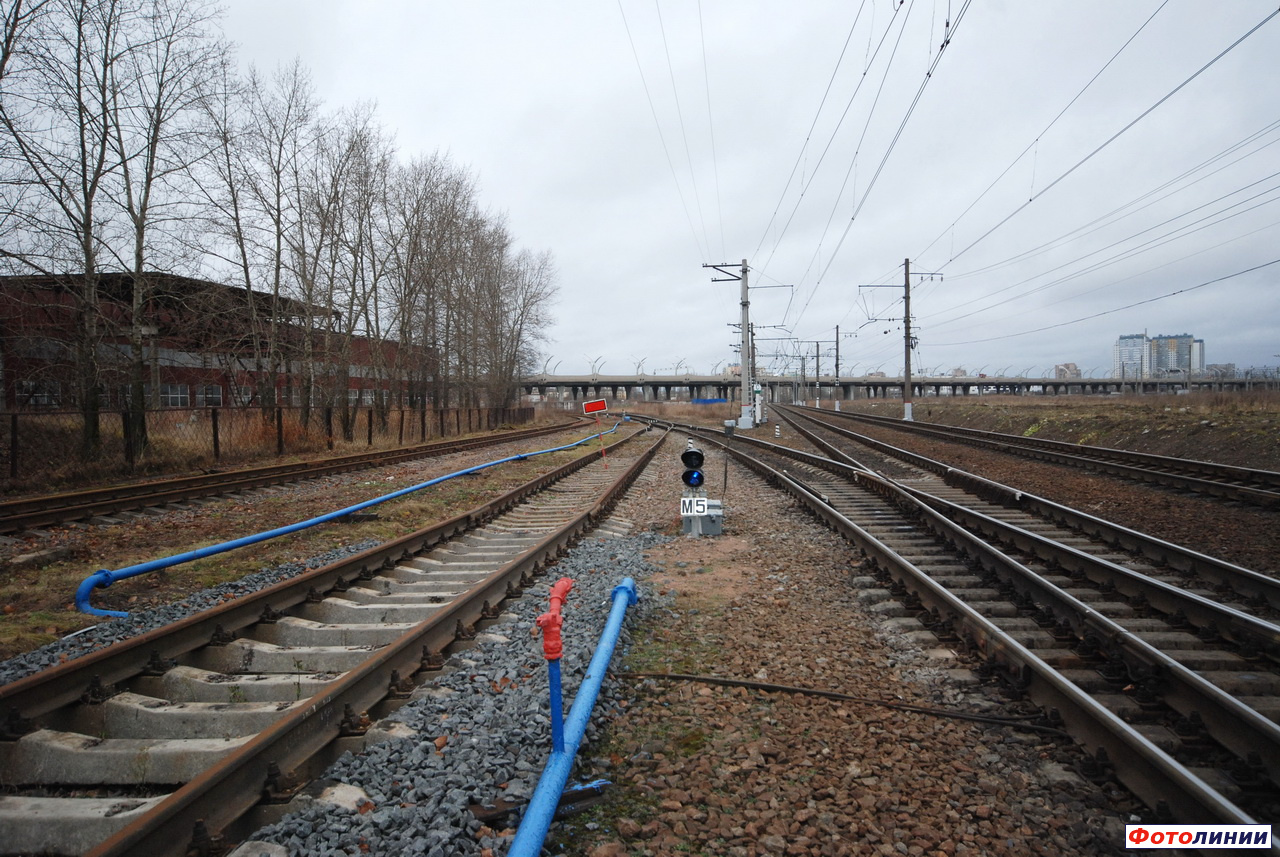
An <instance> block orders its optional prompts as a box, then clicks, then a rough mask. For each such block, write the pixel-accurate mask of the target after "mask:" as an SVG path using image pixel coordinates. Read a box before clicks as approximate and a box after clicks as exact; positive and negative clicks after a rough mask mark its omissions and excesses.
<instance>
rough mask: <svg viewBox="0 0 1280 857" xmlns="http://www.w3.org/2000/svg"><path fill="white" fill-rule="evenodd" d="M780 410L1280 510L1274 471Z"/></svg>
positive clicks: (885, 419) (853, 416) (949, 428)
mask: <svg viewBox="0 0 1280 857" xmlns="http://www.w3.org/2000/svg"><path fill="white" fill-rule="evenodd" d="M783 408H784V409H791V410H794V411H803V412H806V413H808V412H812V413H813V415H814V416H820V417H821V418H822V419H823V420H825V421H827V422H828V423H831V422H833V421H838V422H843V423H845V424H848V423H850V422H861V423H866V424H868V425H876V426H880V427H883V428H891V429H894V430H897V431H902V432H909V433H912V434H917V435H921V436H925V437H931V438H936V439H940V440H947V441H951V442H955V443H965V444H969V445H971V446H978V447H982V448H984V449H992V450H996V451H998V452H1004V453H1008V454H1011V455H1019V456H1023V457H1026V458H1032V459H1036V460H1038V461H1047V462H1051V463H1053V464H1063V465H1068V466H1071V467H1082V468H1086V469H1089V470H1095V471H1098V472H1101V473H1109V474H1111V475H1114V476H1123V477H1126V478H1129V479H1135V480H1138V481H1142V482H1149V483H1152V484H1157V485H1164V486H1166V487H1170V488H1176V489H1178V490H1182V491H1190V492H1194V493H1197V494H1206V495H1209V496H1212V497H1219V498H1223V499H1227V500H1234V501H1238V502H1242V503H1250V504H1253V505H1258V506H1262V507H1265V508H1280V473H1277V472H1275V471H1272V470H1253V469H1250V468H1247V467H1233V466H1231V465H1227V464H1215V463H1213V462H1208V461H1195V460H1192V459H1186V458H1171V457H1168V456H1163V455H1150V454H1148V453H1143V452H1131V451H1128V450H1122V449H1110V448H1107V447H1101V446H1088V445H1085V444H1075V443H1064V442H1062V441H1056V440H1045V439H1043V438H1034V437H1020V436H1018V435H1010V434H1001V433H999V432H988V431H981V430H978V429H968V428H959V427H956V426H936V425H931V424H929V423H919V422H904V421H902V420H896V419H891V418H888V417H879V416H873V415H869V414H856V413H848V412H836V411H822V410H818V409H812V408H797V407H794V406H783Z"/></svg>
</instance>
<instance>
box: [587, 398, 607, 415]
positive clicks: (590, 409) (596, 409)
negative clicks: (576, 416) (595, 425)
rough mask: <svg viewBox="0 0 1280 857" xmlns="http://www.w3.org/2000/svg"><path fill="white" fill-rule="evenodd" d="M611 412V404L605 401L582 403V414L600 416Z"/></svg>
mask: <svg viewBox="0 0 1280 857" xmlns="http://www.w3.org/2000/svg"><path fill="white" fill-rule="evenodd" d="M607 410H609V403H608V402H606V401H605V400H604V399H595V400H593V401H590V402H583V403H582V412H583V413H584V414H599V413H603V412H605V411H607Z"/></svg>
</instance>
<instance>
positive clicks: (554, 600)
mask: <svg viewBox="0 0 1280 857" xmlns="http://www.w3.org/2000/svg"><path fill="white" fill-rule="evenodd" d="M571 589H573V578H571V577H562V578H560V579H559V580H557V581H556V584H555V586H553V587H551V606H550V608H549V609H548V610H547V612H546V613H543V614H542V615H541V616H539V617H538V618H537V620H536V622H535V624H536V625H537V626H538V628H539V629H540V630H541V631H542V656H543V657H545V658H546V659H547V678H548V683H549V684H550V686H551V750H552V752H554V753H563V752H564V717H563V711H564V702H563V699H562V698H561V695H560V656H561V655H562V654H564V642H563V639H562V638H561V636H560V626H561V625H563V624H564V617H563V616H562V615H560V608H561V607H562V606H563V605H564V602H565V601H566V600H567V599H568V597H569V590H571Z"/></svg>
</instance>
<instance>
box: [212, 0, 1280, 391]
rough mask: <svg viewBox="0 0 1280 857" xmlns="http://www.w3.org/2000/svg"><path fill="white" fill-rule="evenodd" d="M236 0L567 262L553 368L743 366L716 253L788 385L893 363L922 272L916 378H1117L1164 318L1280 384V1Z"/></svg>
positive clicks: (1163, 326) (266, 34) (326, 96)
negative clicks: (1062, 372)
mask: <svg viewBox="0 0 1280 857" xmlns="http://www.w3.org/2000/svg"><path fill="white" fill-rule="evenodd" d="M226 7H227V14H226V16H225V18H224V28H225V31H226V33H227V35H228V36H229V37H230V38H231V39H232V40H233V41H234V42H236V43H238V44H239V46H240V58H241V60H242V62H243V63H244V64H246V65H248V64H249V63H253V64H255V65H256V66H258V67H259V68H260V69H262V70H270V69H273V68H275V67H276V66H277V65H279V64H282V63H287V62H290V61H292V60H293V59H294V58H295V57H300V58H301V59H302V61H303V63H304V64H305V65H306V66H308V67H309V68H310V70H311V72H312V75H313V79H314V82H315V85H316V89H317V92H318V94H319V96H320V97H321V98H322V99H323V100H324V103H325V105H326V107H327V108H329V109H331V110H337V109H340V108H342V107H344V106H349V105H353V104H355V103H357V102H360V101H374V102H376V104H377V107H378V115H379V117H380V119H381V122H382V123H383V125H384V126H385V127H386V128H387V129H388V130H389V131H391V132H393V133H394V134H395V136H396V139H397V141H398V145H399V147H400V150H401V151H402V153H404V155H405V156H406V157H408V156H409V155H412V154H415V153H429V152H433V151H441V152H448V153H449V154H450V155H451V156H452V157H453V159H454V160H455V161H456V162H457V163H459V164H463V165H467V166H469V167H470V168H471V170H472V171H473V172H474V173H475V174H476V175H477V176H478V177H479V182H480V188H481V196H482V200H483V202H484V203H485V204H486V205H487V206H489V207H491V208H492V210H494V211H495V212H505V213H506V215H507V217H508V223H509V225H510V229H511V231H512V233H513V234H514V235H515V237H516V239H517V241H518V242H519V243H520V245H521V246H522V247H528V248H530V249H533V250H535V251H542V250H550V251H551V252H552V253H553V254H554V256H555V258H556V261H557V265H558V270H559V295H558V300H557V303H556V306H555V309H554V312H555V317H556V322H555V325H554V326H553V327H552V329H551V330H550V331H549V338H548V341H547V342H546V343H545V344H544V347H543V358H544V360H545V365H546V367H547V368H548V369H550V370H553V371H555V370H557V369H558V371H559V372H560V373H562V374H563V373H568V372H582V371H588V370H590V369H591V368H592V367H593V366H594V367H595V368H597V369H598V370H599V371H600V372H601V374H606V375H611V374H622V373H630V372H634V371H635V369H636V367H637V364H640V363H641V361H643V368H644V371H645V372H647V373H658V372H667V371H673V370H675V369H676V367H680V371H681V372H684V371H690V370H692V371H695V372H698V373H703V372H711V371H715V370H722V369H723V367H724V366H725V365H726V364H727V363H731V362H736V361H737V360H738V356H737V354H736V353H735V351H734V350H733V349H732V348H731V344H732V343H734V342H736V338H737V333H736V331H735V330H734V329H733V328H731V327H730V326H729V325H731V324H733V323H735V322H737V320H738V318H739V308H738V285H737V283H736V282H732V283H714V282H712V281H711V280H712V277H713V276H722V275H719V274H717V273H716V272H714V271H713V270H710V269H704V268H703V267H702V266H703V265H704V264H705V263H724V262H728V263H730V264H731V266H732V267H734V268H736V267H737V266H739V265H740V264H741V260H743V259H744V258H745V259H747V260H748V264H749V266H750V268H751V274H750V284H751V285H752V287H753V288H752V290H751V318H752V321H753V322H754V323H755V324H756V325H757V336H758V359H759V363H760V365H761V368H762V369H764V370H765V371H783V370H786V369H787V367H788V366H789V367H790V368H791V370H792V371H794V370H795V369H796V368H797V367H798V360H797V359H796V357H795V355H796V354H797V353H803V354H805V355H808V364H809V371H810V372H811V371H812V362H813V357H812V355H813V354H814V353H815V351H816V352H818V353H819V355H820V359H821V367H822V371H823V374H826V373H828V372H830V371H831V370H832V367H833V364H834V348H835V343H836V340H837V336H836V331H837V327H838V328H839V333H840V336H839V342H840V346H839V347H840V362H841V372H842V374H846V375H848V374H862V373H863V372H865V371H868V370H876V369H879V370H880V371H884V372H887V373H889V374H891V375H894V374H898V373H899V372H900V371H901V366H902V350H903V349H902V339H903V337H902V315H903V308H902V302H901V300H902V294H903V289H902V288H901V285H902V283H903V279H904V271H903V262H904V260H905V259H910V267H911V270H912V272H913V274H914V273H915V272H930V273H934V274H936V276H934V277H933V278H932V279H931V278H930V277H929V276H927V275H925V276H913V277H912V278H911V279H912V290H911V316H912V327H913V332H914V333H915V334H916V335H917V337H918V346H917V348H916V350H915V352H914V355H913V358H912V362H913V366H914V367H915V371H916V372H919V371H921V370H931V369H935V368H937V367H940V368H941V370H942V371H944V372H945V371H949V370H951V369H952V368H955V367H964V368H966V369H969V370H970V371H974V372H976V371H980V370H981V371H985V372H987V373H988V374H994V373H996V372H999V371H1006V372H1008V373H1009V374H1024V373H1026V372H1031V373H1032V374H1037V373H1040V372H1042V371H1044V370H1045V369H1047V368H1050V367H1052V366H1053V365H1054V364H1055V363H1061V362H1072V363H1076V364H1077V365H1078V366H1080V368H1081V369H1082V370H1083V371H1084V372H1085V373H1086V374H1088V373H1090V372H1092V373H1093V374H1095V375H1098V376H1101V375H1103V374H1106V373H1107V372H1108V371H1109V369H1110V365H1111V346H1112V344H1113V343H1114V342H1115V339H1116V337H1117V336H1118V335H1120V334H1126V333H1137V332H1142V331H1146V332H1148V333H1149V334H1151V335H1156V334H1177V333H1191V334H1193V335H1195V336H1196V337H1199V338H1202V339H1204V340H1205V349H1206V357H1207V361H1208V362H1209V363H1235V364H1237V365H1238V366H1240V367H1242V368H1244V367H1250V366H1257V367H1261V366H1264V365H1267V366H1276V365H1280V204H1277V203H1278V202H1280V145H1276V144H1277V143H1280V61H1278V60H1277V59H1276V58H1277V57H1280V15H1277V14H1276V12H1277V5H1276V3H1275V2H1274V0H1231V2H1227V3H1222V2H1211V0H1167V2H1164V0H1126V2H1122V3H1117V2H1114V0H1036V2H1034V3H1030V2H1012V0H977V2H973V3H972V5H970V2H969V0H904V2H900V3H895V0H865V2H860V0H844V2H820V0H803V2H782V0H773V2H751V0H732V2H730V0H706V2H698V0H679V2H673V0H665V2H664V0H655V2H652V3H650V2H637V0H621V2H620V3H619V2H612V3H610V2H601V0H590V2H587V0H559V2H554V3H552V2H541V3H539V2H516V0H503V1H502V2H498V0H470V2H440V0H378V2H361V0H227V3H226ZM1273 16H1274V17H1273ZM1255 28H1256V29H1255ZM1251 31H1252V32H1251ZM944 43H945V44H946V47H945V49H943V48H942V45H943V44H944ZM1206 66H1207V67H1206ZM1268 265H1269V267H1264V266H1268ZM873 285H883V286H886V287H881V288H867V286H873ZM890 285H892V287H888V286H890ZM756 286H759V287H761V288H755V287H756ZM765 287H769V288H765ZM815 343H817V344H816V345H815Z"/></svg>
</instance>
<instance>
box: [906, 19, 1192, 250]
mask: <svg viewBox="0 0 1280 857" xmlns="http://www.w3.org/2000/svg"><path fill="white" fill-rule="evenodd" d="M1168 4H1169V0H1165V2H1163V3H1161V4H1160V6H1159V7H1158V8H1157V9H1156V10H1155V11H1154V12H1152V13H1151V17H1149V18H1147V20H1145V21H1143V22H1142V26H1141V27H1139V28H1138V29H1137V30H1136V31H1135V32H1134V34H1133V35H1132V36H1130V37H1129V38H1128V40H1126V41H1125V43H1124V44H1123V45H1121V46H1120V50H1118V51H1116V52H1115V53H1114V54H1113V55H1112V56H1111V59H1109V60H1107V61H1106V63H1104V64H1103V66H1102V68H1100V69H1098V72H1097V73H1096V74H1095V75H1094V76H1093V77H1091V78H1090V79H1089V82H1088V83H1086V84H1085V85H1084V86H1083V87H1082V88H1081V90H1080V91H1079V92H1077V93H1076V94H1075V97H1073V98H1072V99H1071V100H1070V101H1068V102H1067V105H1066V106H1065V107H1063V108H1062V109H1061V110H1060V111H1058V115H1057V116H1055V117H1053V119H1052V120H1050V122H1049V124H1048V125H1046V126H1044V129H1043V130H1041V132H1040V133H1039V134H1037V135H1036V137H1035V139H1034V140H1032V141H1031V142H1030V143H1029V144H1027V148H1025V149H1023V150H1022V153H1021V154H1019V155H1018V157H1016V158H1014V159H1013V161H1012V162H1011V163H1010V164H1009V166H1007V167H1005V168H1004V171H1003V172H1002V173H1000V175H998V176H996V177H995V180H994V181H992V182H991V184H989V185H987V188H986V190H984V191H983V192H982V193H980V194H978V196H977V198H976V199H974V201H973V202H971V203H969V207H968V208H966V209H965V210H964V211H962V212H960V216H959V217H957V218H956V219H955V220H954V221H952V223H951V225H950V226H948V227H947V228H946V229H944V230H942V232H941V233H940V234H939V235H938V237H937V238H935V239H933V240H932V241H931V242H929V246H928V247H925V248H924V250H923V251H922V252H920V253H917V254H916V255H915V257H914V258H921V257H923V256H924V254H925V253H928V252H929V251H930V250H932V249H933V245H934V244H937V243H938V242H939V241H941V240H942V237H943V236H944V235H946V234H947V233H948V232H950V231H951V230H953V229H955V228H956V224H957V223H959V222H960V221H961V220H963V219H964V216H965V215H966V214H968V213H969V212H970V211H972V210H973V208H974V206H976V205H977V204H978V203H980V202H982V200H983V199H984V198H985V197H986V195H987V194H988V193H990V192H991V191H992V189H993V188H995V186H996V185H997V184H999V183H1000V180H1001V179H1003V178H1004V177H1005V176H1007V175H1008V174H1009V171H1010V170H1012V169H1013V168H1014V167H1016V166H1017V165H1018V162H1019V161H1021V160H1022V159H1023V158H1025V157H1026V155H1027V152H1029V151H1031V150H1032V148H1034V147H1035V145H1036V143H1038V142H1040V138H1041V137H1043V136H1044V135H1045V134H1047V133H1049V130H1050V129H1051V128H1053V126H1054V125H1056V124H1057V123H1058V120H1059V119H1061V118H1062V117H1063V115H1065V114H1066V112H1067V111H1068V110H1070V109H1071V106H1072V105H1073V104H1075V103H1076V102H1077V101H1079V100H1080V97H1081V96H1083V95H1084V94H1085V93H1086V92H1088V90H1089V87H1091V86H1093V84H1094V83H1095V82H1097V80H1098V78H1100V77H1102V73H1103V72H1105V71H1106V70H1107V69H1108V68H1110V67H1111V64H1112V63H1113V62H1115V61H1116V60H1117V59H1118V58H1119V57H1120V54H1122V53H1124V51H1125V49H1126V48H1128V47H1129V45H1130V44H1131V43H1132V42H1133V40H1134V39H1136V38H1138V35H1139V34H1140V33H1141V32H1142V31H1143V30H1145V29H1146V28H1147V25H1148V24H1150V23H1151V22H1152V21H1153V20H1154V19H1155V17H1156V15H1159V14H1160V12H1161V10H1163V9H1164V7H1165V6H1167V5H1168ZM948 16H950V12H948ZM953 258H954V257H953Z"/></svg>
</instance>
